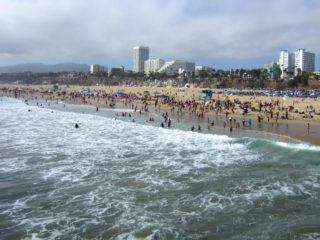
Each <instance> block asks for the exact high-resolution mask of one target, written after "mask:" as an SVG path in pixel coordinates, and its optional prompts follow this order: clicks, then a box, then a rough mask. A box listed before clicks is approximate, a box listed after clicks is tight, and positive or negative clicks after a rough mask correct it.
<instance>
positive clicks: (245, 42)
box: [0, 0, 320, 70]
mask: <svg viewBox="0 0 320 240" xmlns="http://www.w3.org/2000/svg"><path fill="white" fill-rule="evenodd" d="M0 23H1V26H0V65H2V66H4V65H9V64H17V63H27V62H43V63H58V62H66V61H69V62H70V61H72V62H79V63H88V64H92V63H101V64H104V65H108V66H118V65H120V64H123V65H124V66H125V67H126V68H129V69H131V68H132V47H133V46H136V45H144V46H149V48H150V57H151V58H162V59H164V60H173V59H182V60H191V61H196V64H197V65H204V64H205V65H209V66H213V67H216V68H238V67H245V68H252V67H262V66H263V63H265V62H268V61H277V60H278V58H279V51H280V50H281V49H288V50H290V51H295V50H297V49H299V48H305V49H306V50H309V51H312V52H314V53H316V54H317V60H319V53H320V0H243V1H242V0H197V1H195V0H0ZM318 69H319V61H317V63H316V70H318Z"/></svg>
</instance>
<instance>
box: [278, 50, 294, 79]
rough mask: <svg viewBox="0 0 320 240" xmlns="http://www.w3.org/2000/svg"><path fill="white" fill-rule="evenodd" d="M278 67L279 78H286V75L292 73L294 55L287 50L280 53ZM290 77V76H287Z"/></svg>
mask: <svg viewBox="0 0 320 240" xmlns="http://www.w3.org/2000/svg"><path fill="white" fill-rule="evenodd" d="M279 65H280V69H281V78H286V77H288V73H292V75H293V73H294V66H295V62H294V53H289V52H288V50H282V51H280V58H279ZM289 75H290V74H289Z"/></svg>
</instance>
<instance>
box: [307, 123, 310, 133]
mask: <svg viewBox="0 0 320 240" xmlns="http://www.w3.org/2000/svg"><path fill="white" fill-rule="evenodd" d="M307 133H308V134H309V133H310V123H307Z"/></svg>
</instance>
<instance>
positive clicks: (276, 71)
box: [90, 46, 315, 79]
mask: <svg viewBox="0 0 320 240" xmlns="http://www.w3.org/2000/svg"><path fill="white" fill-rule="evenodd" d="M264 68H265V69H266V70H267V71H268V73H269V75H270V78H271V79H277V78H282V79H284V78H291V77H293V76H297V75H300V74H301V73H302V72H314V71H315V54H314V53H312V52H307V51H306V50H305V49H299V50H297V51H296V52H294V53H291V52H289V51H288V50H281V51H280V57H279V61H278V62H270V63H267V64H264ZM203 70H204V71H206V72H207V73H210V72H212V71H213V68H210V67H207V66H196V65H195V63H194V62H189V61H184V60H173V61H169V62H166V61H164V60H163V59H160V58H155V59H150V58H149V47H146V46H136V47H133V72H135V73H144V74H147V75H150V74H152V73H164V74H166V75H167V76H174V75H177V74H178V75H179V76H182V77H190V76H192V75H195V76H199V75H200V74H199V73H200V71H203ZM100 72H107V73H108V76H121V75H122V74H123V73H124V67H123V66H120V67H119V68H114V67H112V68H109V69H108V70H106V69H105V67H104V66H102V65H99V64H93V65H91V66H90V73H91V74H97V73H100Z"/></svg>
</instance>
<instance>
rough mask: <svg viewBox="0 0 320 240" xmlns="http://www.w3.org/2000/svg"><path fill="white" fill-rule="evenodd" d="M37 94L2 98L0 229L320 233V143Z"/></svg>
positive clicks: (23, 235) (216, 235)
mask: <svg viewBox="0 0 320 240" xmlns="http://www.w3.org/2000/svg"><path fill="white" fill-rule="evenodd" d="M41 104H42V106H43V107H37V106H36V102H35V101H29V103H28V105H27V104H26V103H25V102H24V101H23V100H18V99H13V98H5V97H2V98H0V131H1V134H0V239H255V240H257V239H320V147H319V146H312V145H309V144H304V143H294V142H290V141H284V140H281V139H268V138H260V137H258V136H257V137H253V136H251V135H250V136H240V137H234V136H230V135H226V134H224V133H223V131H222V130H221V129H219V128H218V127H217V130H216V131H211V132H210V131H206V130H205V129H203V130H202V131H201V132H198V131H194V132H192V131H190V125H188V124H189V123H188V124H187V123H186V124H184V123H180V124H177V122H175V121H173V124H172V125H173V126H172V128H171V129H168V128H167V127H166V128H161V127H160V122H161V119H160V118H159V117H157V116H156V115H154V116H153V117H154V118H155V122H149V121H148V119H149V117H150V116H149V115H145V114H142V115H141V116H140V114H139V113H135V112H134V111H133V110H132V109H100V110H99V111H98V112H96V109H95V108H94V107H92V106H80V105H70V104H67V105H66V106H64V105H63V103H54V102H51V103H49V102H42V103H41ZM123 111H125V112H127V116H126V117H122V116H121V112H123ZM129 113H130V114H131V117H129V116H128V114H129ZM133 118H134V119H135V120H136V122H132V119H133ZM76 123H77V124H78V125H79V128H75V127H74V126H75V124H76Z"/></svg>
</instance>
